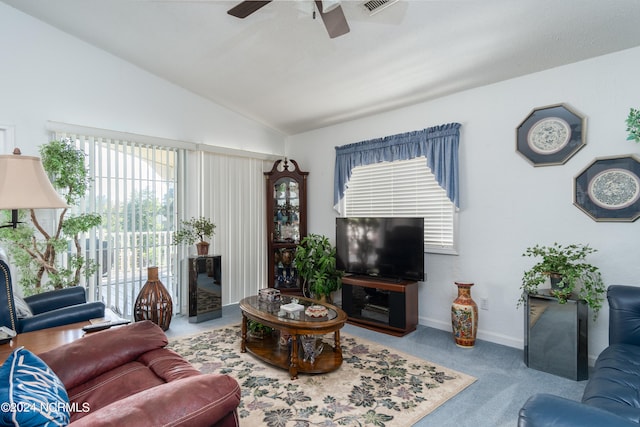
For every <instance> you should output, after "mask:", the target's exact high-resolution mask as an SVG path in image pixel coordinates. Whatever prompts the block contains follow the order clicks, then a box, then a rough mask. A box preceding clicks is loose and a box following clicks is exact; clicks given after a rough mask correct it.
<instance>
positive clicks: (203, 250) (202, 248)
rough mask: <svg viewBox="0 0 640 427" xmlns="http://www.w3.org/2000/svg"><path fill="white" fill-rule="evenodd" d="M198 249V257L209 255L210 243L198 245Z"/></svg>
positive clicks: (199, 243)
mask: <svg viewBox="0 0 640 427" xmlns="http://www.w3.org/2000/svg"><path fill="white" fill-rule="evenodd" d="M196 249H197V250H198V255H209V242H204V241H203V242H198V243H196Z"/></svg>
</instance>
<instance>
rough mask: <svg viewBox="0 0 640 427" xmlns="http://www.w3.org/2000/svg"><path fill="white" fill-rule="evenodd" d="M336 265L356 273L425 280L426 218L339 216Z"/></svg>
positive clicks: (348, 271)
mask: <svg viewBox="0 0 640 427" xmlns="http://www.w3.org/2000/svg"><path fill="white" fill-rule="evenodd" d="M336 265H337V267H338V268H339V269H340V270H344V271H345V272H346V273H351V274H356V275H363V276H374V277H382V278H390V279H404V280H417V281H424V218H414V217H407V218H399V217H394V218H384V217H367V218H365V217H357V218H353V217H352V218H336Z"/></svg>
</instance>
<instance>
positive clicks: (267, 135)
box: [0, 3, 284, 155]
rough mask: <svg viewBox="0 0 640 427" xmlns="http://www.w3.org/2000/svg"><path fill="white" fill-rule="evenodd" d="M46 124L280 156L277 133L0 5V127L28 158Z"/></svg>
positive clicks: (45, 138)
mask: <svg viewBox="0 0 640 427" xmlns="http://www.w3.org/2000/svg"><path fill="white" fill-rule="evenodd" d="M48 120H52V121H59V122H65V123H71V124H77V125H82V126H90V127H96V128H104V129H109V130H116V131H121V132H130V133H137V134H141V135H148V136H155V137H162V138H169V139H175V140H180V141H186V142H195V143H205V144H211V145H217V146H221V147H231V148H235V149H240V150H248V151H255V152H260V153H267V154H278V155H282V153H283V152H284V136H283V135H282V134H280V133H279V132H276V131H274V130H272V129H269V128H267V127H265V126H262V125H260V124H257V123H256V122H254V121H252V120H249V119H247V118H245V117H242V116H240V115H239V114H236V113H234V112H231V111H229V110H227V109H224V108H222V107H221V106H219V105H217V104H215V103H213V102H210V101H207V100H205V99H204V98H202V97H199V96H196V95H194V94H193V93H191V92H188V91H186V90H184V89H181V88H179V87H177V86H175V85H173V84H171V83H168V82H167V81H165V80H162V79H160V78H157V77H155V76H153V75H151V74H149V73H147V72H145V71H143V70H141V69H140V68H137V67H135V66H133V65H131V64H130V63H127V62H125V61H122V60H120V59H118V58H116V57H115V56H112V55H110V54H108V53H106V52H104V51H102V50H99V49H96V48H94V47H92V46H90V45H88V44H86V43H84V42H81V41H79V40H77V39H75V38H73V37H71V36H69V35H67V34H66V33H63V32H61V31H59V30H57V29H54V28H53V27H51V26H49V25H47V24H44V23H42V22H41V21H38V20H36V19H34V18H32V17H30V16H28V15H26V14H24V13H22V12H19V11H17V10H16V9H14V8H12V7H10V6H7V5H6V4H4V3H0V124H2V125H12V126H14V127H15V135H16V141H17V145H18V146H19V147H20V148H21V149H22V152H23V153H24V154H36V153H37V147H38V146H40V145H41V144H43V143H46V142H47V141H48V136H47V133H46V131H45V126H46V122H47V121H48ZM9 148H12V147H9ZM7 152H10V151H8V149H7V148H5V152H3V154H5V153H7Z"/></svg>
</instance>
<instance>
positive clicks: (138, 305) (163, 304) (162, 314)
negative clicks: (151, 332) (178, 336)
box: [133, 267, 173, 331]
mask: <svg viewBox="0 0 640 427" xmlns="http://www.w3.org/2000/svg"><path fill="white" fill-rule="evenodd" d="M147 272H148V277H147V282H146V283H145V284H144V286H143V287H142V288H141V289H140V293H139V294H138V297H137V298H136V302H135V304H134V305H133V316H134V319H135V320H136V322H139V321H141V320H151V321H152V322H153V323H155V324H156V325H158V326H160V327H161V328H162V330H163V331H166V330H167V329H169V324H170V323H171V316H172V314H173V303H172V302H171V294H169V291H168V290H167V288H165V287H164V285H163V284H162V282H161V281H160V279H159V278H158V267H149V268H148V270H147Z"/></svg>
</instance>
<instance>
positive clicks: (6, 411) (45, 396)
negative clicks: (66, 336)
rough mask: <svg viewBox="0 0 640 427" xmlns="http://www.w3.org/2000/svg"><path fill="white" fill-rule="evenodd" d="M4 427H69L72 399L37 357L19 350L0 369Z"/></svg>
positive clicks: (23, 349)
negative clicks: (11, 426)
mask: <svg viewBox="0 0 640 427" xmlns="http://www.w3.org/2000/svg"><path fill="white" fill-rule="evenodd" d="M0 396H3V398H2V401H3V402H2V405H3V407H2V408H1V409H2V410H0V420H2V425H16V426H43V425H67V424H68V423H69V398H68V396H67V392H66V390H65V389H64V386H63V385H62V382H61V381H60V379H59V378H58V377H57V376H56V374H55V373H54V372H53V371H52V370H51V369H50V368H49V367H48V366H47V365H46V364H45V363H44V362H43V361H42V360H41V359H40V358H39V357H38V356H36V355H35V354H33V353H31V352H30V351H29V350H26V349H25V348H23V347H20V348H18V349H17V350H16V351H14V352H13V353H11V355H10V356H9V357H8V358H7V360H6V361H5V362H4V364H3V365H2V367H0Z"/></svg>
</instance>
